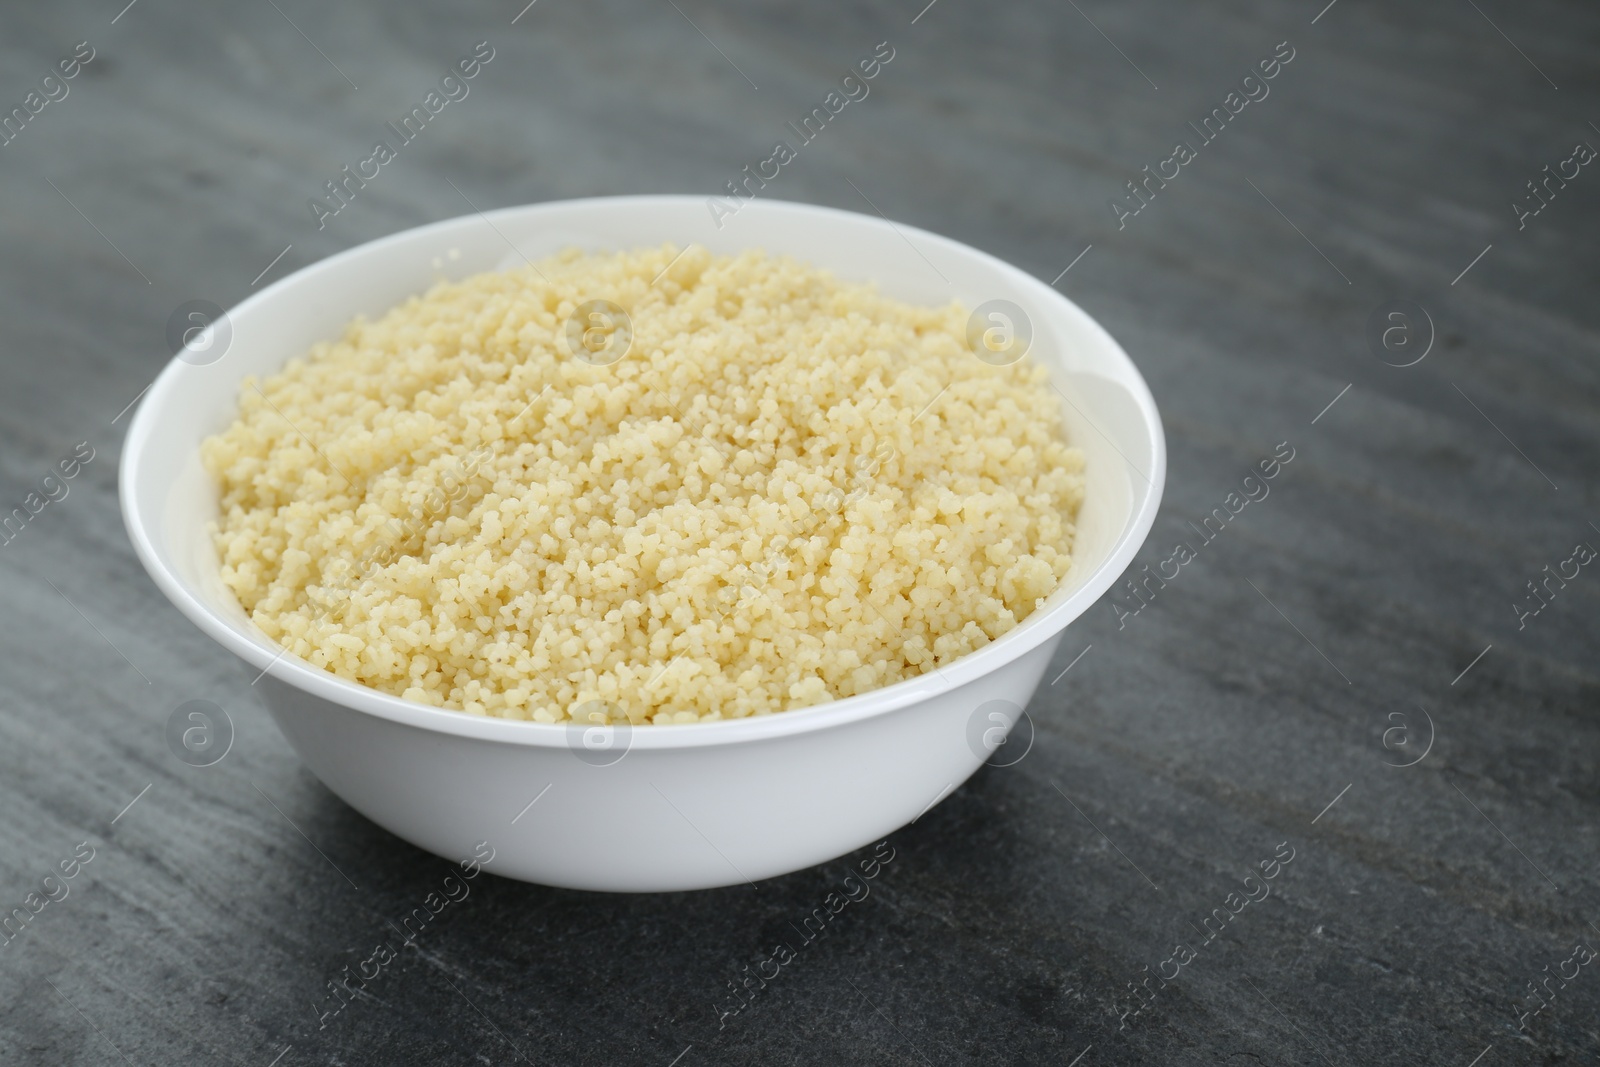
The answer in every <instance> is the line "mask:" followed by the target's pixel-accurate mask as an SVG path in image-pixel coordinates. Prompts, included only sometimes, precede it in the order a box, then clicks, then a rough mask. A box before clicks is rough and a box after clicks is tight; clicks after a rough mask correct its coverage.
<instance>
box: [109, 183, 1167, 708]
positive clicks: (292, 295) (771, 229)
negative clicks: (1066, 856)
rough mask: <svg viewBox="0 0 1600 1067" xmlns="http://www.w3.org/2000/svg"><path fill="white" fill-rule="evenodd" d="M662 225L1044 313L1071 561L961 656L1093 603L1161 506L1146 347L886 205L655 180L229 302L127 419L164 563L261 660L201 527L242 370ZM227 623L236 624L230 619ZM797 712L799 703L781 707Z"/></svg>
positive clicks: (155, 562)
mask: <svg viewBox="0 0 1600 1067" xmlns="http://www.w3.org/2000/svg"><path fill="white" fill-rule="evenodd" d="M664 242H673V243H675V244H677V245H679V246H682V245H685V244H688V243H690V242H697V243H700V244H702V245H705V246H706V247H708V248H709V249H710V250H711V251H713V252H715V253H733V252H738V251H741V250H744V249H747V248H751V247H759V248H764V249H766V250H768V251H771V252H777V253H783V254H787V255H791V256H794V257H796V258H798V259H801V260H804V261H807V262H810V263H812V264H815V265H817V266H821V267H825V268H827V269H829V270H831V271H833V272H834V273H836V274H837V275H839V276H840V277H842V278H845V279H848V280H856V281H871V282H874V283H876V284H877V285H878V287H879V289H880V290H881V291H882V292H884V293H885V294H887V295H889V296H893V297H896V298H898V299H902V300H906V301H909V302H913V303H918V304H930V305H931V304H943V303H947V302H948V301H950V300H952V299H955V300H959V301H961V302H962V303H963V304H965V305H966V306H967V307H969V308H971V307H975V306H977V305H978V304H980V303H982V302H984V301H986V300H993V299H1005V300H1010V301H1012V302H1014V303H1015V304H1017V305H1019V306H1020V307H1022V308H1023V309H1024V311H1025V313H1026V315H1027V316H1028V318H1029V319H1030V320H1031V324H1032V329H1033V341H1032V345H1031V348H1030V350H1029V355H1030V357H1031V358H1033V359H1035V360H1037V361H1039V362H1040V363H1042V364H1043V365H1044V366H1045V367H1046V368H1047V369H1048V371H1049V373H1050V376H1051V380H1052V382H1053V383H1054V385H1055V387H1056V388H1057V390H1058V391H1059V393H1060V394H1061V408H1062V414H1063V418H1064V420H1065V423H1066V428H1067V433H1068V435H1069V437H1070V439H1071V441H1072V443H1073V444H1075V445H1077V446H1078V447H1079V448H1081V449H1082V450H1083V451H1084V453H1085V456H1086V460H1087V468H1086V470H1087V478H1086V496H1085V500H1084V504H1083V508H1082V510H1081V511H1080V513H1079V517H1078V532H1077V540H1076V543H1075V545H1074V552H1073V555H1074V560H1075V565H1074V567H1073V570H1072V572H1071V574H1070V575H1069V576H1068V578H1067V580H1066V582H1065V583H1064V584H1063V585H1062V587H1061V588H1060V589H1058V590H1057V591H1056V592H1055V593H1054V594H1053V595H1052V597H1051V598H1050V600H1049V602H1048V603H1047V604H1046V605H1045V607H1043V608H1041V609H1040V610H1039V611H1036V612H1035V613H1034V614H1033V615H1032V616H1030V617H1029V619H1028V620H1026V621H1025V622H1024V623H1023V624H1022V625H1021V626H1019V627H1017V628H1016V629H1015V630H1013V631H1012V632H1011V633H1008V634H1006V635H1005V636H1004V637H1002V638H1001V639H1000V640H999V641H997V642H994V643H993V644H992V645H990V646H987V647H986V648H984V649H980V650H979V651H977V652H974V653H972V654H971V655H970V656H968V657H965V659H969V660H970V659H973V658H975V657H980V656H985V655H990V656H991V657H992V656H993V654H994V652H995V650H996V649H1000V650H1001V651H1002V653H1003V652H1004V649H1005V648H1011V650H1012V654H1013V655H1020V654H1021V653H1022V652H1023V651H1026V649H1027V648H1029V647H1032V646H1033V645H1035V644H1037V643H1038V642H1039V641H1042V640H1045V639H1047V638H1048V637H1049V636H1050V634H1052V633H1054V632H1056V631H1058V630H1059V629H1060V628H1061V627H1062V626H1064V625H1065V624H1066V622H1067V621H1070V618H1071V617H1073V616H1076V615H1077V614H1080V613H1081V612H1082V611H1083V610H1084V609H1086V608H1087V607H1088V606H1089V605H1090V604H1092V603H1093V601H1094V600H1095V599H1096V598H1098V597H1099V596H1100V594H1101V593H1103V592H1104V591H1105V589H1106V588H1108V587H1109V585H1110V583H1111V582H1112V581H1113V580H1114V579H1115V578H1116V576H1117V575H1118V574H1119V573H1120V572H1121V570H1122V569H1123V567H1124V566H1125V565H1126V564H1127V562H1128V561H1129V560H1130V559H1131V558H1132V556H1133V553H1134V552H1135V551H1136V550H1137V549H1138V547H1139V543H1140V542H1141V541H1142V540H1143V537H1144V535H1145V533H1147V532H1148V530H1149V527H1150V523H1151V521H1153V519H1154V515H1155V511H1156V507H1157V505H1158V504H1159V501H1160V495H1161V485H1162V481H1163V477H1164V472H1165V460H1166V457H1165V442H1164V438H1163V436H1162V432H1161V426H1160V419H1159V416H1158V414H1157V412H1156V408H1155V404H1154V401H1153V400H1152V399H1151V397H1150V394H1149V390H1148V389H1147V388H1146V386H1145V384H1144V381H1143V380H1142V379H1141V378H1140V376H1139V374H1138V372H1137V370H1136V369H1135V368H1134V366H1133V363H1132V362H1131V361H1130V360H1129V359H1128V357H1127V355H1126V354H1125V353H1124V352H1123V351H1122V349H1121V348H1120V347H1119V346H1118V345H1117V343H1116V342H1115V341H1114V340H1112V338H1111V337H1110V336H1109V335H1108V334H1107V333H1106V332H1105V331H1104V330H1103V329H1102V328H1101V327H1100V326H1099V325H1098V324H1097V323H1095V322H1094V320H1092V319H1091V318H1089V316H1088V315H1086V314H1085V313H1084V312H1083V311H1081V310H1080V309H1079V308H1078V307H1077V306H1076V305H1075V304H1073V303H1071V302H1070V301H1068V300H1067V299H1065V298H1064V297H1062V296H1061V295H1060V294H1059V293H1057V292H1056V291H1055V290H1053V289H1051V288H1049V287H1047V286H1045V285H1043V284H1042V283H1041V282H1039V281H1038V280H1037V279H1035V278H1033V277H1032V276H1030V275H1027V274H1025V273H1023V272H1021V271H1019V270H1017V269H1016V268H1014V267H1011V266H1009V265H1007V264H1005V263H1003V262H1001V261H999V260H997V259H995V258H993V257H991V256H988V255H986V254H984V253H981V252H978V251H976V250H975V249H972V248H969V247H967V246H965V245H962V244H959V243H957V242H954V241H951V240H949V239H947V238H942V237H939V236H937V235H934V234H931V233H927V232H926V231H922V230H918V229H915V228H913V227H909V226H903V225H891V224H890V223H888V222H886V221H884V220H882V219H878V218H872V217H868V216H864V215H857V214H853V213H850V212H843V211H836V210H832V209H827V208H818V207H812V206H808V205H801V204H793V203H786V202H782V201H755V202H752V203H749V204H746V205H745V206H744V207H743V208H742V209H741V210H740V211H739V212H738V214H737V215H735V216H733V217H724V218H723V219H722V224H721V226H720V228H719V226H718V225H717V223H716V221H715V220H714V219H713V217H712V214H711V212H710V210H709V209H708V207H707V204H706V201H705V200H703V199H700V198H696V197H684V196H650V197H614V198H602V199H593V200H578V201H566V202H559V203H552V204H541V205H533V206H529V207H520V208H508V209H505V210H501V211H495V212H491V213H488V214H487V215H468V216H462V217H460V218H456V219H449V220H446V221H444V222H439V223H435V224H432V225H429V226H424V227H420V228H418V229H414V230H408V231H405V232H403V233H399V234H395V235H393V236H391V237H386V238H383V239H381V240H378V241H374V242H371V243H369V244H365V245H362V246H359V247H357V248H353V249H350V250H348V251H346V252H342V253H340V254H338V255H335V256H333V257H330V258H329V259H326V260H323V261H321V262H319V263H316V264H314V265H312V266H310V267H307V268H305V269H304V270H301V271H299V272H297V273H295V274H292V275H290V276H288V277H286V278H284V279H283V280H281V281H279V282H277V283H275V284H273V285H272V286H270V287H268V288H267V289H265V290H263V291H262V292H260V293H258V294H256V295H254V296H252V297H250V298H249V299H247V300H246V301H244V302H243V303H241V304H239V305H238V306H237V307H235V308H233V309H232V310H231V311H229V313H228V318H229V325H230V327H231V331H232V339H231V343H230V344H229V346H228V348H227V350H226V352H225V354H224V355H223V356H222V357H221V358H220V359H218V360H217V361H216V362H214V363H210V364H207V365H203V366H200V365H193V364H190V363H186V362H183V361H182V360H178V359H175V360H173V362H172V363H171V364H170V365H169V366H168V367H167V369H166V370H165V371H164V372H163V373H162V375H161V376H160V377H159V378H158V379H157V381H156V383H155V384H154V385H153V386H152V387H151V389H150V391H149V392H148V393H147V394H146V396H145V399H144V400H143V402H142V403H141V405H140V408H139V411H138V413H137V415H136V416H135V418H134V420H133V423H132V425H131V426H130V429H129V434H128V441H127V444H126V446H125V448H124V455H123V471H122V493H123V508H124V513H125V517H126V519H127V522H128V526H129V531H130V534H131V535H132V536H133V539H134V543H135V545H136V547H137V548H138V549H139V551H140V554H141V556H142V557H143V558H144V560H145V563H146V565H147V566H148V567H149V569H150V571H151V573H152V575H153V576H154V577H155V579H156V580H157V582H158V584H160V585H161V586H162V588H163V591H164V592H166V593H167V595H168V596H170V597H172V598H173V600H174V602H175V603H177V604H178V606H179V607H180V609H182V610H184V611H185V613H186V614H188V615H189V616H190V618H191V619H193V620H194V621H195V622H196V623H198V624H200V625H201V626H202V628H203V629H206V630H208V632H211V633H212V635H213V636H215V637H218V638H219V639H221V640H224V643H225V644H228V645H229V646H230V647H232V648H233V650H234V651H235V652H237V653H239V654H240V655H242V656H244V657H245V658H246V659H247V660H250V661H251V662H255V663H257V665H258V666H262V667H264V666H265V665H266V664H267V663H268V662H269V661H271V660H273V659H275V658H277V657H278V656H279V655H280V651H279V648H278V646H277V645H275V644H274V643H273V642H272V641H271V640H270V639H268V638H267V637H266V636H265V635H264V634H262V633H260V631H258V630H257V629H256V628H255V626H254V625H253V624H252V623H251V622H250V620H249V618H248V617H247V616H246V615H245V613H244V612H243V610H242V609H241V608H240V606H239V604H238V602H237V601H236V600H235V599H234V597H233V594H232V593H231V592H230V591H229V590H228V589H227V587H226V586H224V585H223V584H222V582H221V579H220V577H219V568H218V562H217V557H216V554H215V552H214V550H213V547H212V544H211V541H210V538H209V537H208V536H207V534H206V525H207V523H208V522H209V521H210V520H211V519H213V518H215V517H216V514H217V491H216V487H215V485H214V484H213V482H212V481H211V478H210V476H209V475H208V474H207V473H206V471H205V469H204V467H203V466H202V465H201V462H200V456H199V446H200V442H201V441H202V440H204V439H205V438H206V437H208V436H210V435H211V434H214V433H216V432H218V431H220V430H222V429H224V428H225V427H226V426H227V425H228V424H229V423H230V422H231V421H232V420H233V418H234V415H235V412H236V410H237V396H238V390H239V387H240V384H241V382H242V380H243V379H244V378H245V377H246V376H247V375H265V374H270V373H272V372H275V371H277V370H278V369H279V368H281V367H282V366H283V364H284V363H285V362H286V361H287V360H288V359H290V358H291V357H293V356H295V355H298V354H301V353H304V352H305V351H306V350H307V349H308V348H310V347H311V346H312V345H313V344H315V343H316V342H318V341H323V340H327V339H330V338H333V337H336V336H338V335H339V333H340V332H341V331H342V329H343V327H344V326H345V324H346V323H348V322H349V321H350V320H351V319H352V318H354V317H355V316H356V315H366V316H368V317H375V316H377V315H380V314H382V313H383V312H385V311H387V310H388V309H389V308H391V307H393V306H394V305H396V304H397V303H399V302H400V301H402V300H403V299H405V298H407V297H409V296H412V295H414V294H417V293H420V292H422V291H424V290H426V289H427V288H428V287H429V286H430V285H432V284H433V283H434V282H437V281H439V280H441V279H449V280H457V279H460V278H464V277H466V276H468V275H470V274H475V273H479V272H481V271H485V270H494V269H501V268H503V267H505V266H508V265H511V264H514V263H520V262H521V261H522V258H523V257H524V256H526V257H527V258H529V259H534V260H537V259H538V258H540V257H542V256H545V255H548V254H550V253H553V252H556V251H559V250H561V249H563V248H568V247H573V246H577V247H580V248H582V249H584V250H586V251H604V250H617V249H627V248H635V247H640V246H645V245H658V244H661V243H664ZM1063 615H1065V616H1066V618H1063V617H1062V616H1063ZM218 623H220V624H222V626H223V627H225V628H226V630H227V631H229V633H228V634H221V633H219V632H218V626H217V624H218ZM284 659H285V660H286V661H292V662H286V663H285V666H286V667H288V668H290V669H291V670H290V673H291V674H293V673H296V669H297V668H298V673H299V674H301V675H302V677H301V678H300V679H299V681H297V682H296V684H301V683H304V682H306V680H307V679H306V678H305V677H303V675H304V672H306V671H309V672H312V673H313V674H315V675H317V676H320V678H322V679H326V680H329V681H332V682H337V683H339V684H340V685H343V686H345V687H348V688H349V689H353V690H362V691H364V692H366V693H371V692H372V691H371V690H364V687H360V686H354V685H353V684H352V683H346V682H342V681H341V680H337V679H333V678H332V676H331V675H328V674H326V672H322V671H319V670H316V669H315V668H312V667H310V666H309V665H306V664H300V663H299V661H297V660H294V658H293V657H284ZM997 663H998V661H997ZM290 680H294V679H293V678H291V679H290ZM907 684H909V683H900V685H902V686H903V685H907ZM889 688H890V689H894V688H896V687H889ZM379 696H380V697H381V699H383V700H393V699H395V698H388V697H382V696H381V694H380V695H379ZM865 696H866V697H870V696H873V694H866V695H865ZM850 699H851V700H852V701H859V700H862V699H864V697H855V698H850ZM838 703H845V702H838ZM428 710H430V711H431V710H433V709H428ZM806 710H815V709H806ZM449 714H452V715H453V716H454V713H449ZM796 714H801V713H800V712H790V713H786V715H785V716H783V718H787V717H788V716H790V715H796ZM454 717H456V718H468V717H466V716H454ZM516 725H519V726H524V727H530V726H536V725H537V724H529V723H519V724H516ZM716 725H730V724H716Z"/></svg>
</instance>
